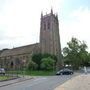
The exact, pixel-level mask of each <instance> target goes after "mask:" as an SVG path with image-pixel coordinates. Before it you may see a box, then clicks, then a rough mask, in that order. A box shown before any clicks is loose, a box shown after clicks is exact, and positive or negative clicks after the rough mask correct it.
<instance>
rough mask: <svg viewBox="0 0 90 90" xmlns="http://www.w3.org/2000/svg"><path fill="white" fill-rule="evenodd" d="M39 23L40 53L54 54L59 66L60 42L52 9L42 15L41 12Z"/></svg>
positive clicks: (56, 19)
mask: <svg viewBox="0 0 90 90" xmlns="http://www.w3.org/2000/svg"><path fill="white" fill-rule="evenodd" d="M40 24H41V25H40V48H41V53H48V54H52V55H56V56H57V59H58V67H59V66H61V44H60V36H59V21H58V16H57V15H55V14H53V10H52V9H51V13H49V14H46V15H43V13H41V23H40Z"/></svg>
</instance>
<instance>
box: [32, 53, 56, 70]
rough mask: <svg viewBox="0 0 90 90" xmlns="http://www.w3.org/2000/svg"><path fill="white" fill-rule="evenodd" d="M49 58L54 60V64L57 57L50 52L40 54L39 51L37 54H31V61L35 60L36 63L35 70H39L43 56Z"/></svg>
mask: <svg viewBox="0 0 90 90" xmlns="http://www.w3.org/2000/svg"><path fill="white" fill-rule="evenodd" d="M48 57H49V58H50V60H51V59H52V60H54V61H55V64H56V62H57V57H56V56H55V55H51V54H41V53H39V54H34V55H33V56H32V61H33V62H35V63H36V64H37V70H41V69H42V65H41V64H42V63H43V62H42V59H43V58H48Z"/></svg>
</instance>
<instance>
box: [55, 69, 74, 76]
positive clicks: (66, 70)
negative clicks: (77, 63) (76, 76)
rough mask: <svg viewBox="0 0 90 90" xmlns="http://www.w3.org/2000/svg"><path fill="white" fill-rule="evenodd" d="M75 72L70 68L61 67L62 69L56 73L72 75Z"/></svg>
mask: <svg viewBox="0 0 90 90" xmlns="http://www.w3.org/2000/svg"><path fill="white" fill-rule="evenodd" d="M73 73H74V72H73V70H70V69H68V68H64V69H61V70H60V71H58V72H57V73H56V75H71V74H73Z"/></svg>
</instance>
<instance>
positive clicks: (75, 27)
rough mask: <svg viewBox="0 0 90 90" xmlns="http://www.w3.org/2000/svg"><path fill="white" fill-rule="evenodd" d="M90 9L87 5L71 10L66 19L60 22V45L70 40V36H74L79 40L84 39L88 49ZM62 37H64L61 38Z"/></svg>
mask: <svg viewBox="0 0 90 90" xmlns="http://www.w3.org/2000/svg"><path fill="white" fill-rule="evenodd" d="M89 24H90V9H89V8H88V7H86V8H83V7H80V8H78V9H77V10H74V11H73V12H71V13H70V14H69V16H68V21H63V23H62V29H61V30H62V31H61V32H62V33H61V37H62V46H63V47H64V46H65V43H66V42H68V41H70V40H71V38H72V37H76V38H78V39H79V40H81V41H82V40H84V41H86V43H87V45H88V47H89V49H90V40H89V38H90V25H89ZM63 38H64V39H63Z"/></svg>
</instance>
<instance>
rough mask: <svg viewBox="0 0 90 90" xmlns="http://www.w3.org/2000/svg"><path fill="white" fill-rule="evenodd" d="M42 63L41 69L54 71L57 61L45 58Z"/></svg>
mask: <svg viewBox="0 0 90 90" xmlns="http://www.w3.org/2000/svg"><path fill="white" fill-rule="evenodd" d="M41 61H42V63H41V69H43V70H53V68H54V63H55V60H53V59H52V58H51V57H47V58H43V59H42V60H41Z"/></svg>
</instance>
